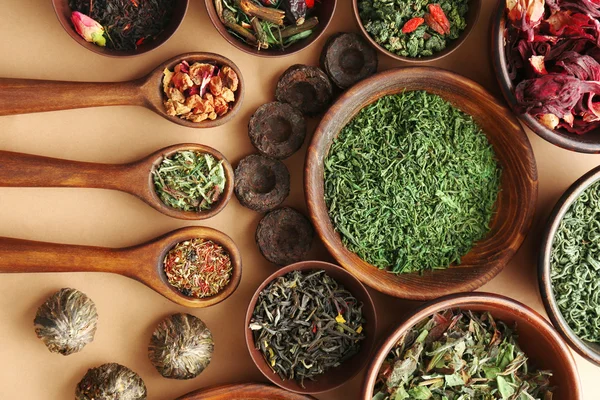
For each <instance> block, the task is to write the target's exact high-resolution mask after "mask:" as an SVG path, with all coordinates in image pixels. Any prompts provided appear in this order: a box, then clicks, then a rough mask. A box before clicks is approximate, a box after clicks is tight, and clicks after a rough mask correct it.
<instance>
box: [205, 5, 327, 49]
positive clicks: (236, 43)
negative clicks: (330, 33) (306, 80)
mask: <svg viewBox="0 0 600 400" xmlns="http://www.w3.org/2000/svg"><path fill="white" fill-rule="evenodd" d="M204 3H205V4H206V11H207V12H208V16H209V17H210V20H211V22H212V23H213V25H214V26H215V28H216V29H217V31H218V32H219V33H220V34H221V36H223V38H225V40H227V41H228V42H229V43H230V44H231V45H232V46H233V47H235V48H237V49H239V50H241V51H243V52H245V53H248V54H252V55H255V56H260V57H285V56H289V55H290V54H294V53H297V52H299V51H300V50H304V49H305V48H307V47H308V46H310V45H311V44H313V43H314V42H316V41H317V40H318V39H319V38H320V37H321V35H322V34H323V32H325V30H326V29H327V27H328V26H329V23H330V22H331V19H332V18H333V14H334V12H335V7H336V5H337V0H320V2H315V7H317V10H316V13H315V15H316V16H317V17H318V18H319V25H317V27H316V28H315V29H314V30H313V34H312V35H311V36H310V37H308V38H306V39H304V40H301V41H299V42H296V43H294V44H293V45H291V46H290V47H288V48H286V49H285V50H277V49H266V50H265V49H262V50H258V49H257V48H254V47H252V46H250V45H247V44H246V43H244V42H242V41H241V40H240V39H238V38H237V37H235V36H233V35H232V34H231V33H229V31H228V30H227V28H225V26H224V25H223V23H222V22H221V20H220V19H219V16H218V15H217V10H216V9H215V2H214V0H205V1H204Z"/></svg>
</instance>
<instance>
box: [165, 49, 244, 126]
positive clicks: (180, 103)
mask: <svg viewBox="0 0 600 400" xmlns="http://www.w3.org/2000/svg"><path fill="white" fill-rule="evenodd" d="M238 86H239V77H238V75H237V73H236V72H235V71H234V70H233V69H232V68H231V67H229V66H226V65H224V66H221V67H219V66H217V65H214V64H211V63H201V62H195V63H194V64H192V65H189V64H188V62H187V61H182V62H181V63H179V64H177V65H176V66H175V68H174V70H173V71H171V70H169V69H168V68H165V70H164V75H163V92H164V95H165V99H164V102H163V103H164V105H165V110H166V112H167V114H168V115H171V116H179V117H180V118H183V119H186V120H188V121H191V122H202V121H205V120H215V119H217V118H219V117H222V116H224V115H225V114H227V113H228V112H229V111H230V110H231V107H233V104H234V103H235V101H236V99H237V97H236V92H237V90H238Z"/></svg>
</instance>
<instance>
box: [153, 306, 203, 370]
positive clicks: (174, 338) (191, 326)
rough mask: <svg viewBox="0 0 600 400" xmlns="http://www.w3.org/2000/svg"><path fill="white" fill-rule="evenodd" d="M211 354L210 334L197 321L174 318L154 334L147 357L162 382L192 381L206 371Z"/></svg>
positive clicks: (198, 319) (163, 323) (185, 315)
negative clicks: (165, 379)
mask: <svg viewBox="0 0 600 400" xmlns="http://www.w3.org/2000/svg"><path fill="white" fill-rule="evenodd" d="M213 350H214V342H213V338H212V334H211V332H210V330H209V329H208V327H207V326H206V325H205V324H204V322H202V320H201V319H200V318H197V317H195V316H193V315H190V314H173V315H171V316H169V317H167V318H165V319H164V320H162V321H161V322H160V323H159V324H158V326H157V327H156V329H155V330H154V333H153V334H152V338H151V339H150V344H149V346H148V357H149V358H150V362H152V365H154V367H155V368H156V370H157V371H158V372H159V373H160V374H161V375H162V376H164V377H165V378H172V379H192V378H195V377H197V376H198V375H200V373H202V371H204V370H205V369H206V367H208V364H210V360H211V358H212V353H213Z"/></svg>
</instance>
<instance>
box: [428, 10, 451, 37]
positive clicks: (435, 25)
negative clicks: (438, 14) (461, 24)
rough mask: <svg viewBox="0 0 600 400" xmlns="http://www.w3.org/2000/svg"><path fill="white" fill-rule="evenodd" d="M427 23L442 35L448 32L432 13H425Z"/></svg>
mask: <svg viewBox="0 0 600 400" xmlns="http://www.w3.org/2000/svg"><path fill="white" fill-rule="evenodd" d="M425 23H426V24H427V26H428V27H430V28H431V29H433V30H434V31H436V32H437V33H439V34H440V35H445V34H446V32H445V31H444V28H443V27H442V26H441V25H440V24H439V23H438V22H437V21H436V20H435V18H433V15H431V14H425Z"/></svg>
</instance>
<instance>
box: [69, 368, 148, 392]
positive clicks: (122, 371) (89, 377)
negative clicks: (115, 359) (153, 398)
mask: <svg viewBox="0 0 600 400" xmlns="http://www.w3.org/2000/svg"><path fill="white" fill-rule="evenodd" d="M146 396H147V391H146V385H145V384H144V381H143V380H142V378H140V376H139V375H138V374H136V373H135V372H133V371H132V370H130V369H129V368H127V367H124V366H123V365H120V364H117V363H109V364H102V365H101V366H99V367H97V368H91V369H89V370H88V372H87V373H86V374H85V375H84V376H83V378H82V379H81V381H80V382H79V384H78V385H77V388H76V389H75V400H117V399H118V400H144V399H146Z"/></svg>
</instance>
